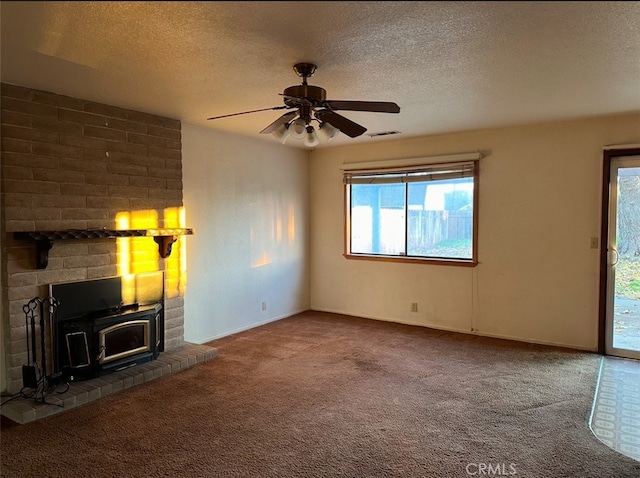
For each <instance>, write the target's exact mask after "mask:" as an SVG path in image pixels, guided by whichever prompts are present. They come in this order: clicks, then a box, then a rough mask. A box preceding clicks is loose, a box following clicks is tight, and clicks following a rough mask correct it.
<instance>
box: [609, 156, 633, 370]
mask: <svg viewBox="0 0 640 478" xmlns="http://www.w3.org/2000/svg"><path fill="white" fill-rule="evenodd" d="M610 173H611V175H610V183H609V230H608V238H607V242H608V243H607V253H608V256H607V298H606V304H607V307H606V319H605V322H606V335H605V353H606V354H608V355H615V356H618V357H626V358H635V359H640V156H621V157H614V158H612V159H611V169H610Z"/></svg>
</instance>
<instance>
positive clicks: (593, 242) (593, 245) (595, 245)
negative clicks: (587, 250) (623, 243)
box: [591, 237, 598, 249]
mask: <svg viewBox="0 0 640 478" xmlns="http://www.w3.org/2000/svg"><path fill="white" fill-rule="evenodd" d="M597 248H598V238H597V237H592V238H591V249H597Z"/></svg>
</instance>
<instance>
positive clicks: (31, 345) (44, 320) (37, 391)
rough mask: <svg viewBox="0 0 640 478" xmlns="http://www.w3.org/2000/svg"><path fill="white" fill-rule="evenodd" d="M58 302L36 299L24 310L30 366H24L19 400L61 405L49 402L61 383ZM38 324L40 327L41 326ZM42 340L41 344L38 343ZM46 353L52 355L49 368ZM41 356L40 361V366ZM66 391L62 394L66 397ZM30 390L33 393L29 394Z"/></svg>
mask: <svg viewBox="0 0 640 478" xmlns="http://www.w3.org/2000/svg"><path fill="white" fill-rule="evenodd" d="M58 305H59V302H58V300H57V299H56V298H54V297H46V298H44V299H41V298H40V297H35V298H33V299H31V300H30V301H29V302H28V303H26V304H24V305H23V306H22V310H23V312H24V316H25V326H26V340H27V364H26V365H23V366H22V385H23V388H22V390H20V392H19V396H22V397H24V398H33V399H34V400H35V401H37V402H40V403H48V404H50V405H58V406H62V405H59V404H54V403H49V402H47V401H46V397H47V395H49V394H51V393H52V392H53V391H55V390H56V388H57V387H58V385H59V384H60V382H61V381H62V372H61V371H60V370H59V365H58V359H57V357H58V353H57V350H56V348H57V343H58V340H57V333H58V332H57V330H58V327H57V311H58ZM38 322H39V323H38ZM47 330H48V331H49V347H47ZM38 336H39V343H38ZM47 349H49V350H50V352H51V355H50V356H51V357H52V360H51V364H47ZM38 352H39V353H40V361H39V362H38ZM66 385H67V388H66V389H65V390H63V391H61V392H57V393H59V394H60V393H64V392H66V391H67V390H68V389H69V384H68V383H66ZM28 389H31V390H32V391H31V392H28V391H27V390H28Z"/></svg>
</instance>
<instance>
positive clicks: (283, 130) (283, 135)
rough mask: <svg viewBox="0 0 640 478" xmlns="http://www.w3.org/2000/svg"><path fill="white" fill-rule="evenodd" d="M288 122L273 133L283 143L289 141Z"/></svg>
mask: <svg viewBox="0 0 640 478" xmlns="http://www.w3.org/2000/svg"><path fill="white" fill-rule="evenodd" d="M288 126H289V125H288V124H286V123H285V124H281V125H280V126H279V127H278V129H276V130H275V131H274V132H273V133H271V134H272V135H273V137H274V138H276V139H277V140H278V141H280V142H281V143H282V144H284V143H285V142H286V141H287V138H288V137H289V128H288Z"/></svg>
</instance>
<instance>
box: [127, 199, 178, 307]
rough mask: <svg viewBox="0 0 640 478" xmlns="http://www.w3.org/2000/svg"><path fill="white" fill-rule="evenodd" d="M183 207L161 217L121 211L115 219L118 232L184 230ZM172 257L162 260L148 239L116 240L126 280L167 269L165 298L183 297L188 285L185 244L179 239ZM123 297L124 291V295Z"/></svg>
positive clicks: (152, 211) (168, 211)
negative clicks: (164, 229) (132, 230)
mask: <svg viewBox="0 0 640 478" xmlns="http://www.w3.org/2000/svg"><path fill="white" fill-rule="evenodd" d="M185 218H186V214H185V210H184V207H170V208H166V209H164V210H163V212H162V218H161V219H160V218H159V217H158V212H157V211H156V210H141V211H122V212H119V213H118V214H117V215H116V228H117V229H147V230H149V229H158V228H166V229H173V228H184V227H185ZM176 238H177V239H176V241H175V242H174V243H173V245H172V247H171V254H170V255H169V257H167V258H165V259H162V258H161V257H160V255H159V252H158V244H157V243H156V242H155V241H154V240H153V239H152V238H151V237H148V236H145V237H121V238H118V239H117V252H116V255H117V260H118V264H117V271H118V275H119V276H121V277H123V278H126V277H129V276H132V275H135V274H140V273H145V272H153V271H158V270H161V269H162V268H163V267H162V266H163V265H164V272H165V297H166V298H171V297H178V296H181V295H183V294H184V289H185V287H186V283H187V271H186V264H187V261H186V257H187V249H186V240H185V238H184V236H182V235H179V236H176ZM123 293H124V291H123Z"/></svg>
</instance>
